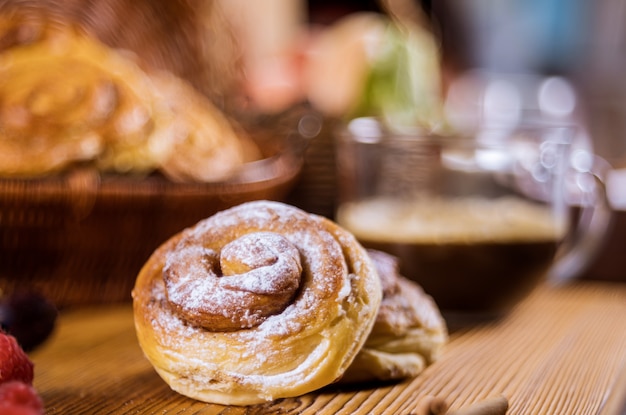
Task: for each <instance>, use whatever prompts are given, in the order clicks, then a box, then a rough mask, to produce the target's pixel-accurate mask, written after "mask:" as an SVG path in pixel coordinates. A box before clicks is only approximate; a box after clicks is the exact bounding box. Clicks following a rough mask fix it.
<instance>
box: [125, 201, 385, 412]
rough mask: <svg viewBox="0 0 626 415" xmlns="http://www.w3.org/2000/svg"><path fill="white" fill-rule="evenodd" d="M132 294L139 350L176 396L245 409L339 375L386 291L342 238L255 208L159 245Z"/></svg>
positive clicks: (290, 212) (286, 210) (330, 227)
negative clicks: (244, 407) (243, 406)
mask: <svg viewBox="0 0 626 415" xmlns="http://www.w3.org/2000/svg"><path fill="white" fill-rule="evenodd" d="M132 295H133V305H134V318H135V326H136V331H137V338H138V340H139V344H140V346H141V348H142V350H143V352H144V354H145V356H146V357H147V359H148V360H149V361H150V362H151V363H152V365H153V366H154V368H155V370H156V371H157V372H158V374H159V375H160V376H161V377H162V378H163V379H164V381H165V382H167V383H168V384H169V386H170V387H171V388H172V389H173V390H175V391H177V392H179V393H181V394H183V395H186V396H188V397H191V398H195V399H198V400H202V401H206V402H213V403H219V404H234V405H248V404H255V403H261V402H265V401H270V400H273V399H277V398H283V397H293V396H298V395H301V394H304V393H307V392H310V391H313V390H315V389H318V388H321V387H323V386H326V385H328V384H330V383H332V382H335V381H337V380H338V379H339V378H341V377H342V375H343V374H344V372H345V370H346V369H347V367H348V366H349V365H350V364H351V363H352V361H353V360H354V358H355V356H356V355H357V353H358V352H359V350H360V349H361V347H362V345H363V343H364V342H365V340H366V338H367V336H368V335H369V333H370V331H371V329H372V326H373V324H374V321H375V318H376V315H377V312H378V308H379V305H380V301H381V297H382V290H381V286H380V280H379V278H378V275H377V272H376V269H375V268H374V265H373V264H372V262H371V260H370V257H369V256H368V254H367V252H366V251H365V250H364V248H362V247H361V245H360V244H359V243H358V242H357V241H356V239H355V238H354V237H353V236H352V235H351V234H350V233H348V232H346V231H345V230H343V229H342V228H340V227H339V226H338V225H336V224H335V223H333V222H331V221H330V220H328V219H325V218H323V217H320V216H316V215H312V214H308V213H306V212H304V211H302V210H300V209H297V208H295V207H292V206H289V205H285V204H282V203H279V202H269V201H256V202H249V203H244V204H242V205H239V206H236V207H234V208H231V209H228V210H225V211H222V212H220V213H217V214H215V215H214V216H211V217H209V218H207V219H205V220H203V221H201V222H199V223H198V224H196V225H194V226H193V227H190V228H188V229H186V230H184V231H182V232H181V233H179V234H178V235H176V236H174V237H172V238H171V239H170V240H168V241H167V242H165V243H164V244H163V245H162V246H161V247H159V248H158V249H157V250H156V251H155V252H154V253H153V255H152V256H151V257H150V258H149V259H148V261H147V263H146V264H145V265H144V267H143V268H142V270H141V271H140V273H139V275H138V277H137V280H136V283H135V287H134V289H133V292H132Z"/></svg>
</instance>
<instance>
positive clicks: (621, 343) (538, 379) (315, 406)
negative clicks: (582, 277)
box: [32, 282, 626, 415]
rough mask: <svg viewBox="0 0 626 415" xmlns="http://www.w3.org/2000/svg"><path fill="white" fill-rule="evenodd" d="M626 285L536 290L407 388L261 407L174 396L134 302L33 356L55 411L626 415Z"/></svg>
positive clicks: (78, 319) (69, 328)
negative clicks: (440, 401) (436, 409)
mask: <svg viewBox="0 0 626 415" xmlns="http://www.w3.org/2000/svg"><path fill="white" fill-rule="evenodd" d="M625 316H626V285H622V284H610V283H600V282H585V283H581V284H577V285H574V286H570V287H562V288H550V287H542V288H540V289H537V290H536V291H535V292H534V293H533V294H532V295H531V296H530V297H529V298H528V299H527V300H526V301H524V302H523V303H522V304H520V306H519V307H518V308H517V309H515V310H514V311H513V313H512V314H511V315H509V316H508V317H507V318H505V319H503V320H502V321H499V322H494V323H491V324H488V325H484V326H481V327H474V328H471V329H466V330H463V331H458V332H455V333H452V336H451V341H450V343H449V345H448V346H447V348H446V350H445V352H444V354H443V356H442V358H441V359H440V360H439V361H438V362H436V363H435V364H434V365H432V366H430V367H429V368H428V369H427V370H426V371H425V372H424V373H423V374H422V375H420V376H419V377H417V378H415V379H413V380H410V381H407V382H401V383H397V384H384V385H369V386H362V387H359V388H352V389H342V390H339V389H336V388H333V387H329V388H326V389H325V390H323V391H319V392H316V393H311V394H308V395H305V396H302V397H299V398H294V399H285V400H280V401H277V402H274V403H271V404H267V405H259V406H254V407H245V408H244V407H223V406H218V405H208V404H204V403H200V402H195V401H193V400H190V399H187V398H185V397H182V396H180V395H178V394H176V393H174V392H172V391H171V390H170V389H169V388H168V387H167V385H166V384H165V383H164V382H163V381H162V380H161V379H160V378H159V377H158V376H157V375H156V373H155V372H154V370H153V369H152V367H151V366H150V365H149V364H148V363H147V361H146V360H145V359H144V357H143V355H142V353H141V350H140V349H139V347H138V345H137V341H136V338H135V332H134V327H133V322H132V311H131V308H130V306H129V305H121V306H119V305H118V306H108V307H102V306H100V307H99V308H81V309H76V310H71V311H70V310H66V311H64V312H62V314H61V316H60V321H59V326H58V329H57V331H56V332H55V334H54V336H53V337H52V338H51V339H50V340H49V341H48V342H47V343H46V344H44V345H43V346H42V347H41V348H40V349H39V350H36V351H35V352H34V354H33V355H32V358H33V360H34V361H35V386H36V388H37V389H38V391H39V393H40V394H41V395H42V397H43V399H44V402H45V405H46V408H47V411H48V414H50V415H54V414H64V415H71V414H90V415H96V414H157V413H158V414H180V413H185V414H187V413H190V414H222V415H227V414H228V415H231V414H269V413H273V414H276V413H280V414H404V415H409V414H411V412H412V411H414V410H415V408H416V405H417V403H418V400H419V398H420V397H422V396H424V395H427V394H428V395H438V396H441V397H444V398H445V399H446V400H447V401H448V403H449V404H450V406H451V409H455V408H458V407H461V406H465V405H467V404H470V403H473V402H476V401H480V400H482V399H485V398H488V397H491V396H498V395H504V396H505V397H507V398H508V400H509V402H510V408H509V411H508V412H507V413H508V414H524V415H527V414H535V415H536V414H551V415H552V414H576V415H586V414H589V415H590V414H600V415H610V414H622V413H623V412H621V411H622V408H623V407H624V404H625V403H626V318H625Z"/></svg>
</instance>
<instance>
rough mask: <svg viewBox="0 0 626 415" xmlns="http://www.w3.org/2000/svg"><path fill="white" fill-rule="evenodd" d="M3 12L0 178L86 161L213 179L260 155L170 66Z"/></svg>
mask: <svg viewBox="0 0 626 415" xmlns="http://www.w3.org/2000/svg"><path fill="white" fill-rule="evenodd" d="M7 19H8V17H7V16H3V15H0V39H2V40H4V43H5V44H6V45H4V47H2V45H0V175H1V176H26V177H32V176H41V175H45V174H48V173H52V172H57V171H60V170H63V169H65V168H67V167H68V166H71V165H73V164H76V163H86V162H88V163H92V164H94V165H95V166H96V167H97V168H98V169H100V170H101V171H107V172H108V171H113V172H118V173H141V174H144V173H149V172H151V171H153V170H160V171H161V172H163V173H164V174H165V175H166V176H168V177H169V178H170V179H172V180H175V181H198V182H216V181H222V180H225V179H227V178H229V177H230V176H232V175H233V174H234V173H235V172H236V171H237V170H238V169H240V168H241V167H242V166H243V165H244V163H246V162H247V161H251V160H257V159H259V158H260V157H261V154H260V152H259V150H258V148H257V147H256V146H255V144H254V143H253V142H252V141H251V140H250V139H249V138H248V137H247V136H246V135H245V134H243V132H242V131H239V130H237V129H236V128H235V127H234V123H233V122H232V121H231V120H230V119H227V117H226V116H225V115H224V114H223V113H222V112H221V111H219V110H218V109H217V108H216V107H215V106H214V105H213V104H212V103H211V102H210V100H209V99H208V98H207V97H206V96H204V95H202V94H200V93H199V92H198V91H197V90H195V89H194V88H193V87H192V86H191V85H189V84H188V83H187V82H185V81H184V80H183V79H181V78H179V77H177V76H175V75H173V74H172V73H170V72H166V71H156V70H148V69H146V68H145V65H142V64H141V63H142V62H139V60H138V59H137V55H136V54H131V53H129V52H128V51H122V50H118V49H112V48H110V47H108V46H106V45H104V44H103V43H101V42H100V41H98V40H97V39H96V38H94V37H92V36H89V35H88V34H87V33H86V32H85V31H84V30H82V28H79V27H77V26H74V25H71V24H69V23H67V22H60V21H54V20H50V19H46V18H44V17H40V18H39V20H37V19H34V20H26V19H24V20H16V21H10V22H9V23H7ZM16 22H17V23H16ZM11 24H13V26H12V25H11ZM15 25H17V26H15ZM14 26H15V27H14Z"/></svg>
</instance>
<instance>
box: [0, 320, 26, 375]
mask: <svg viewBox="0 0 626 415" xmlns="http://www.w3.org/2000/svg"><path fill="white" fill-rule="evenodd" d="M34 374H35V373H34V365H33V362H32V361H31V360H30V358H29V357H28V355H27V354H26V353H25V352H24V350H23V349H22V348H21V347H20V345H19V344H18V343H17V340H16V339H15V337H13V336H11V335H10V334H6V333H3V332H0V384H2V383H5V382H8V381H11V380H19V381H22V382H24V383H26V384H28V385H32V383H33V377H34Z"/></svg>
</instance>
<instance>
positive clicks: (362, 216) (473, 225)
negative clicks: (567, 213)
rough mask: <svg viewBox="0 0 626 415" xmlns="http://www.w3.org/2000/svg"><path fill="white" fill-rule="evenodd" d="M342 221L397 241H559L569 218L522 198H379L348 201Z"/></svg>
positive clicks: (365, 234)
mask: <svg viewBox="0 0 626 415" xmlns="http://www.w3.org/2000/svg"><path fill="white" fill-rule="evenodd" d="M337 222H338V223H339V224H340V225H342V226H343V227H345V228H346V229H348V230H349V231H351V232H352V233H353V234H354V235H355V236H356V237H357V238H358V239H364V240H375V241H379V242H394V243H433V242H435V243H455V242H456V243H458V242H461V243H463V242H467V243H469V242H487V241H489V242H515V241H540V240H559V239H561V238H562V237H563V236H564V235H565V231H566V220H565V218H556V217H555V216H554V214H553V213H552V211H551V210H550V208H549V207H547V206H542V205H538V204H536V203H532V202H529V201H526V200H523V199H520V198H515V197H501V198H498V199H486V198H479V197H471V198H469V197H468V198H455V199H443V198H419V199H414V200H398V199H389V198H376V199H370V200H367V201H362V202H355V203H345V204H343V205H342V206H340V207H339V209H338V211H337Z"/></svg>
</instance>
